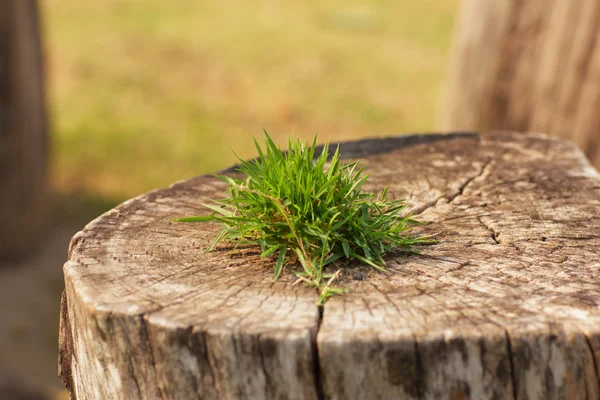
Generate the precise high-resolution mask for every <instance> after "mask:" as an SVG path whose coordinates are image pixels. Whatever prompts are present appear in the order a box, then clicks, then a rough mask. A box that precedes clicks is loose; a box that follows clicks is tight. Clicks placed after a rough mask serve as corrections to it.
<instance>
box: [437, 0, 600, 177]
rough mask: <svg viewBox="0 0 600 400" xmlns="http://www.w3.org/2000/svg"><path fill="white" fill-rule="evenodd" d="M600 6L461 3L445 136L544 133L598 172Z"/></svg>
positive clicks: (538, 1)
mask: <svg viewBox="0 0 600 400" xmlns="http://www.w3.org/2000/svg"><path fill="white" fill-rule="evenodd" d="M599 35H600V2H598V1H596V0H580V1H562V0H532V1H514V0H498V1H485V0H464V1H463V5H462V10H461V14H460V17H459V19H458V23H457V30H456V34H455V39H454V49H453V60H452V64H451V69H450V78H449V85H448V92H447V96H446V101H445V111H444V114H443V118H442V128H443V129H445V130H455V129H477V130H482V131H483V130H490V129H508V130H517V131H522V132H526V131H528V132H531V131H534V132H546V133H550V134H552V135H555V136H559V137H563V138H566V139H570V140H573V141H574V142H575V143H577V144H578V145H579V146H580V147H581V148H582V149H583V150H584V152H585V154H586V155H587V156H588V158H589V159H590V160H591V161H592V163H593V164H594V165H595V166H596V167H600V113H598V112H597V105H598V103H599V102H600V42H598V37H599Z"/></svg>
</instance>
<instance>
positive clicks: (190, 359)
mask: <svg viewBox="0 0 600 400" xmlns="http://www.w3.org/2000/svg"><path fill="white" fill-rule="evenodd" d="M365 149H367V150H365ZM342 154H343V155H345V156H346V157H361V158H363V159H364V160H365V161H367V162H368V168H367V169H368V172H370V173H371V178H370V180H369V181H368V185H367V187H365V189H366V190H378V189H381V188H382V187H383V186H385V185H389V191H388V193H389V194H390V195H391V196H393V197H397V198H406V199H408V201H409V203H410V204H411V209H412V210H413V212H414V213H415V214H417V217H418V219H419V220H421V221H423V222H424V223H423V224H422V225H421V226H419V227H418V228H417V229H418V231H419V233H422V234H432V235H436V237H437V238H438V239H439V243H438V244H435V245H431V246H426V247H423V248H422V249H421V251H422V254H421V255H411V256H406V255H402V254H398V255H391V256H389V257H388V259H387V262H388V265H389V272H388V273H387V274H381V273H377V272H374V271H372V270H370V269H368V268H365V267H357V268H354V269H352V270H347V271H346V272H344V274H343V276H342V280H343V285H345V286H347V287H348V288H349V289H350V290H349V292H348V293H347V294H346V295H344V296H338V297H334V298H332V299H330V300H329V301H328V302H327V304H326V305H325V307H324V308H323V309H322V310H319V308H318V307H317V306H315V300H316V298H317V294H316V293H315V292H314V291H313V290H310V289H308V288H305V287H303V286H302V285H294V282H293V279H292V275H291V274H290V273H284V274H283V276H282V278H281V279H280V280H279V281H277V282H272V266H273V260H260V259H259V253H258V252H257V251H254V250H253V249H245V250H242V251H231V248H228V247H227V246H221V247H220V248H219V249H218V251H215V252H212V253H204V252H203V250H204V249H205V248H206V247H207V245H208V243H209V242H210V240H211V239H212V238H213V237H214V235H215V233H216V232H217V231H218V226H217V225H214V224H202V225H190V224H179V223H175V222H172V219H173V218H175V217H180V216H187V215H194V214H198V213H203V212H204V211H203V210H202V207H201V206H200V203H202V202H205V201H207V200H208V199H211V198H216V197H219V196H221V195H222V191H223V189H224V186H223V185H222V183H221V182H220V181H217V180H216V179H214V178H211V177H198V178H194V179H191V180H188V181H183V182H178V183H176V184H174V185H173V186H171V187H169V188H167V189H161V190H157V191H154V192H151V193H148V194H146V195H143V196H141V197H138V198H135V199H132V200H129V201H127V202H125V203H123V204H122V205H120V206H118V207H117V208H115V209H114V210H112V211H110V212H108V213H106V214H104V215H102V216H101V217H99V218H98V219H96V220H95V221H93V222H92V223H90V224H89V225H88V226H87V227H86V228H85V229H84V230H83V231H82V232H80V233H78V234H77V235H76V236H75V237H74V238H73V241H72V244H71V248H70V253H69V254H70V258H69V261H68V262H67V263H66V264H65V267H64V273H65V283H66V294H65V297H64V299H63V313H62V328H61V350H60V354H61V375H62V378H63V380H64V381H65V383H66V385H67V387H68V388H69V390H70V392H71V395H72V398H74V399H107V398H111V399H142V398H143V399H187V398H202V399H217V398H218V399H451V400H457V399H514V398H517V399H529V400H534V399H596V398H599V397H600V390H599V379H600V377H599V375H598V367H597V363H596V360H597V359H598V357H600V308H599V305H598V303H599V301H600V300H599V299H600V281H599V276H598V275H599V274H600V261H598V249H599V248H600V234H598V231H599V230H600V217H599V215H600V177H599V175H598V174H597V172H596V171H595V170H594V169H593V168H591V167H590V165H589V163H588V162H587V161H586V159H585V157H584V156H583V154H582V153H581V152H580V151H579V150H578V149H577V148H576V147H575V146H574V145H573V144H571V143H568V142H565V141H563V140H560V139H554V138H550V137H547V136H544V135H536V134H520V133H512V132H492V133H486V134H481V135H478V134H458V135H436V136H430V137H429V136H410V137H398V138H387V139H385V140H378V139H374V140H370V141H362V142H355V143H346V144H344V145H343V146H342ZM368 154H371V155H368Z"/></svg>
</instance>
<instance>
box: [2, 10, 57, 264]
mask: <svg viewBox="0 0 600 400" xmlns="http://www.w3.org/2000/svg"><path fill="white" fill-rule="evenodd" d="M37 11H38V10H37V2H36V1H35V0H6V1H2V2H0V188H1V189H0V257H2V256H11V257H13V256H19V255H22V254H24V253H25V252H27V251H29V250H30V249H31V248H32V247H33V246H35V244H37V242H38V239H39V238H40V235H41V231H42V228H43V225H44V214H45V209H46V207H45V206H46V186H47V182H46V180H47V177H46V164H47V150H48V149H47V147H48V145H47V140H48V139H47V132H46V114H45V108H44V85H43V65H42V64H43V63H42V54H41V52H42V50H41V44H40V32H39V22H38V15H37Z"/></svg>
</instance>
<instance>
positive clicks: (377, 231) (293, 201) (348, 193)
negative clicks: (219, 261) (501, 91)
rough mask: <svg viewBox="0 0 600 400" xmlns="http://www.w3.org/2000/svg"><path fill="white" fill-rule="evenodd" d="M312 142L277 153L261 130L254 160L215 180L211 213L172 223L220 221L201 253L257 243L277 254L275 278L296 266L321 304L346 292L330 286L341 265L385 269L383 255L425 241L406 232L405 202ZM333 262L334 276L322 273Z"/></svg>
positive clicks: (359, 168) (268, 253) (357, 167)
mask: <svg viewBox="0 0 600 400" xmlns="http://www.w3.org/2000/svg"><path fill="white" fill-rule="evenodd" d="M316 140H317V137H316V136H315V138H314V140H313V142H312V144H309V143H304V142H302V141H300V140H298V139H290V141H289V144H288V151H287V152H285V153H283V152H282V151H281V150H280V149H279V148H278V147H277V145H276V144H275V143H274V142H273V141H272V140H271V138H270V137H269V135H268V134H267V133H266V132H265V145H264V147H262V146H261V145H260V144H258V142H256V150H257V152H258V155H259V156H258V157H257V158H255V159H253V160H251V161H244V160H239V161H240V165H239V166H238V167H237V170H238V171H239V173H240V176H239V177H232V176H226V175H223V176H217V177H218V178H219V179H221V180H223V181H224V182H225V183H227V184H228V189H227V192H228V195H229V196H228V197H226V198H225V199H221V200H215V202H214V203H210V204H204V207H205V208H207V209H209V210H212V214H210V215H203V216H193V217H183V218H179V219H177V221H179V222H187V223H197V222H212V221H216V222H219V223H220V224H221V226H222V229H221V232H220V233H219V234H218V235H217V236H216V237H215V239H214V240H213V242H212V244H211V245H210V246H209V247H208V249H207V251H211V250H213V249H214V248H215V246H216V245H217V244H218V243H219V242H221V241H223V240H228V241H233V242H235V243H236V246H237V245H239V244H241V245H250V246H253V245H254V246H260V248H261V250H262V253H261V257H269V256H271V255H274V256H275V255H276V258H277V261H276V263H275V265H274V271H275V272H274V278H273V279H275V280H276V279H277V278H278V277H279V276H280V275H281V273H282V271H283V268H284V266H285V265H286V264H296V265H295V267H296V270H295V271H294V274H295V275H296V277H297V278H298V279H300V280H301V281H303V282H304V283H305V284H307V285H308V286H310V287H314V288H316V289H317V290H318V292H319V297H318V301H317V302H318V304H321V305H322V304H324V303H325V301H326V300H327V298H329V297H331V296H334V295H337V294H342V293H343V292H344V291H345V289H344V288H341V287H336V286H334V284H335V280H336V278H337V277H338V275H339V273H340V272H341V271H342V270H341V269H340V268H342V267H343V266H347V260H354V261H359V262H361V263H363V264H365V265H370V266H371V267H373V268H375V269H377V270H379V271H384V270H385V261H384V260H383V255H384V254H385V253H387V252H389V251H392V250H397V251H398V250H399V251H407V252H411V251H415V249H414V247H413V246H414V245H417V244H423V243H429V242H430V241H428V240H427V239H426V238H418V237H410V236H409V235H408V234H407V231H408V230H409V229H410V226H411V225H412V224H415V223H416V221H414V220H412V219H410V216H406V215H402V212H403V211H404V208H405V202H404V200H391V199H389V198H388V197H387V188H386V189H384V190H383V191H382V192H380V193H368V192H363V191H362V186H363V184H364V183H365V182H366V181H367V179H368V178H369V175H368V174H363V171H364V169H365V168H366V165H364V164H362V165H361V163H360V162H359V161H353V162H347V163H345V162H343V161H342V160H341V156H340V152H339V147H337V148H336V149H335V151H333V152H332V153H331V155H330V152H329V144H328V143H326V144H325V145H324V147H323V151H322V152H321V154H319V155H317V154H316V150H317V146H316ZM332 265H333V266H335V267H336V268H337V271H335V272H333V271H332V272H327V271H326V267H328V266H332Z"/></svg>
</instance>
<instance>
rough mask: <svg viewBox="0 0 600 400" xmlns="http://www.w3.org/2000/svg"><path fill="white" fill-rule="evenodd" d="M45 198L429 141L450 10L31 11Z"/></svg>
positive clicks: (190, 3) (186, 5)
mask: <svg viewBox="0 0 600 400" xmlns="http://www.w3.org/2000/svg"><path fill="white" fill-rule="evenodd" d="M41 5H42V10H41V11H42V13H43V21H44V45H45V48H46V66H47V78H48V80H47V82H48V85H47V86H48V104H49V110H50V117H51V124H52V134H53V146H52V185H53V187H54V190H55V191H57V192H59V193H85V194H86V195H87V196H90V197H94V198H102V199H110V201H113V200H114V201H120V200H123V199H125V198H128V197H131V196H135V195H138V194H140V193H143V192H145V191H147V190H150V189H153V188H156V187H162V186H166V185H168V184H170V183H171V182H173V181H175V180H180V179H184V178H188V177H191V176H195V175H199V174H204V173H210V172H213V171H216V170H218V169H220V168H224V167H226V166H228V165H230V164H232V163H233V162H234V161H235V156H234V155H233V153H232V152H235V153H237V154H238V155H239V156H240V157H251V156H253V155H254V148H253V146H252V138H253V137H255V136H256V137H260V136H261V135H262V130H263V128H264V129H266V130H268V131H269V132H270V133H271V134H272V136H273V137H274V138H275V140H276V141H277V142H278V143H279V144H281V145H285V143H286V142H287V138H288V137H289V136H290V135H295V136H299V137H302V138H305V139H308V138H312V137H313V135H315V134H317V135H318V138H319V142H323V141H325V140H327V139H331V140H333V141H338V140H346V139H353V138H359V137H373V136H385V135H392V134H398V133H405V132H421V131H431V130H433V129H435V126H436V120H437V116H438V114H439V108H440V107H439V106H440V103H441V97H442V94H443V88H444V79H445V76H446V74H447V70H448V54H449V47H450V41H451V36H452V31H453V27H454V20H455V15H456V11H457V7H458V0H419V1H414V0H394V1H387V0H385V1H355V2H352V1H350V2H348V1H340V0H326V1H298V0H287V1H275V0H262V1H246V2H244V1H232V0H220V1H215V0H213V1H196V0H177V1H159V0H102V1H100V0H93V1H80V0H46V1H43V2H41Z"/></svg>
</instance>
